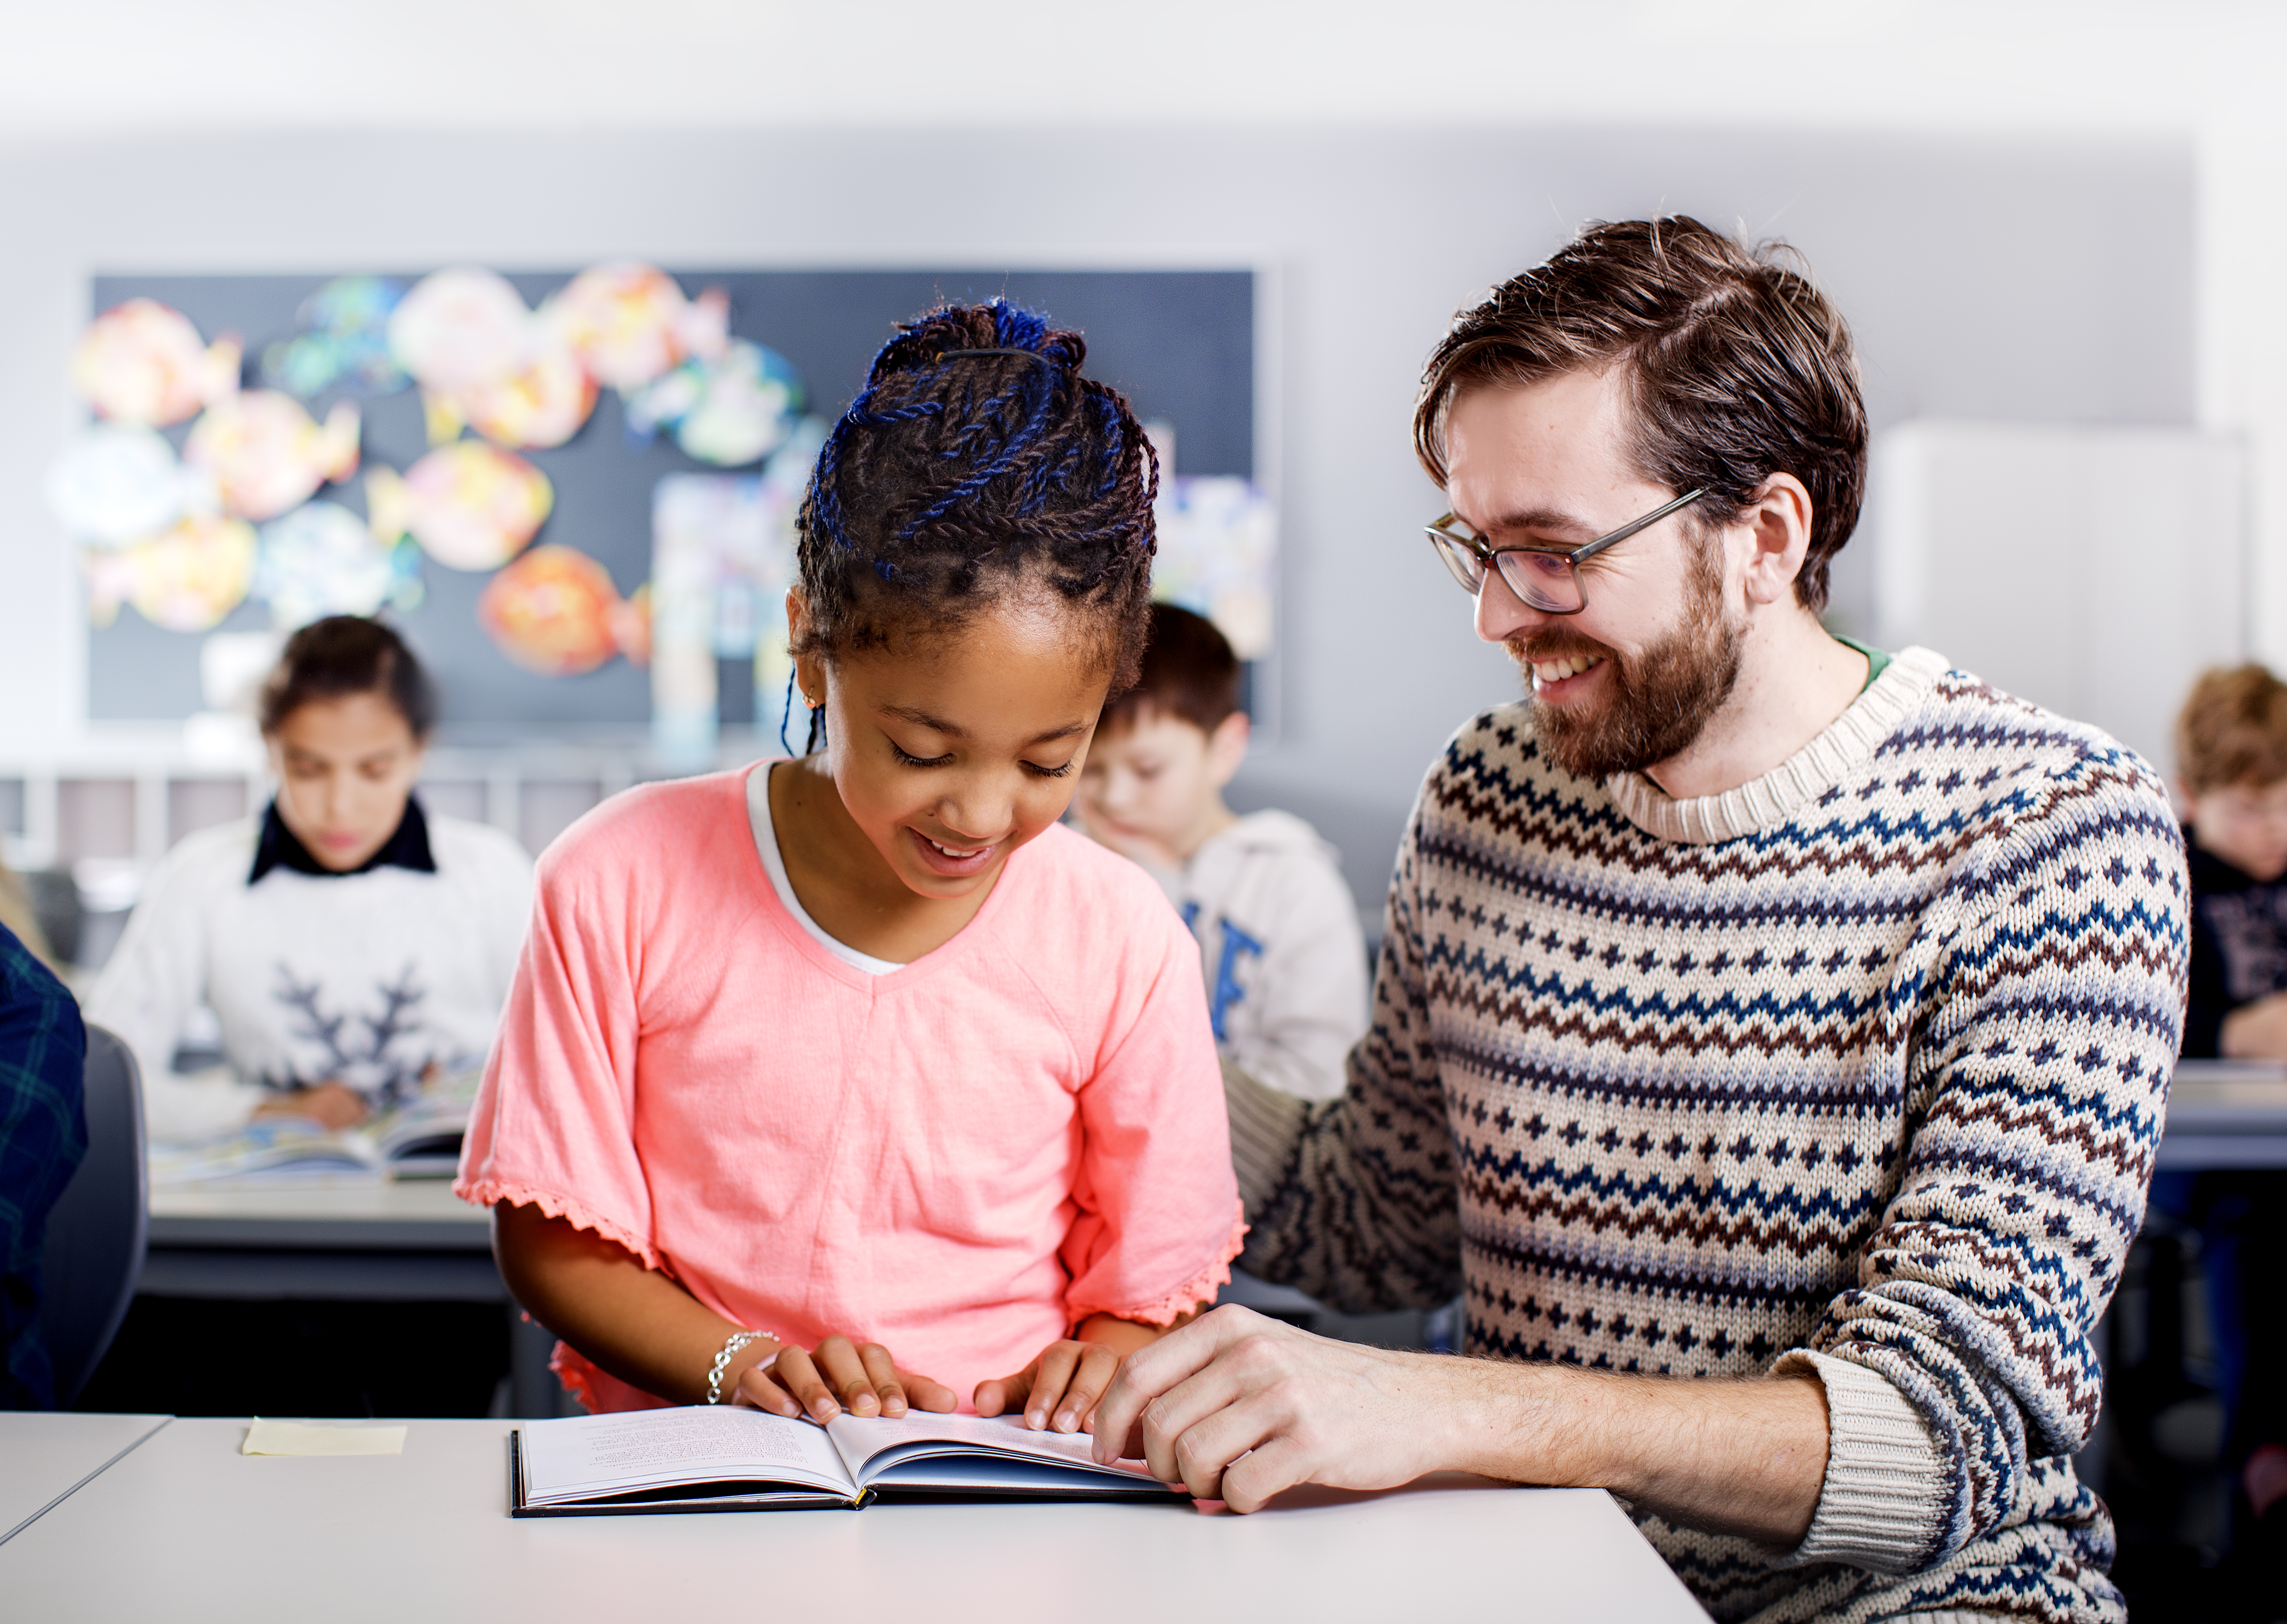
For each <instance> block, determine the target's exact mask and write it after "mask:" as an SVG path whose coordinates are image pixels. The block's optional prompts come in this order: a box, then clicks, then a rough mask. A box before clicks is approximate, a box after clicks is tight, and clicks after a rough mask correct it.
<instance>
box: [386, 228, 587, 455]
mask: <svg viewBox="0 0 2287 1624" xmlns="http://www.w3.org/2000/svg"><path fill="white" fill-rule="evenodd" d="M389 344H390V350H391V353H392V354H393V355H394V356H395V357H396V359H397V361H398V364H399V365H400V366H402V367H403V368H405V370H406V371H408V372H409V373H410V374H412V376H413V377H414V378H415V381H416V382H418V383H419V384H420V385H421V400H422V404H423V408H424V409H425V412H426V415H427V418H428V429H429V443H430V444H431V445H432V446H441V445H445V444H447V443H448V442H450V441H452V440H455V439H457V438H459V436H460V432H461V430H462V427H463V425H464V424H466V425H469V426H472V427H474V428H475V429H476V431H477V432H478V433H479V434H482V435H483V436H484V437H485V438H486V439H487V440H492V441H494V442H495V444H498V445H503V446H509V447H511V448H523V449H530V448H546V447H550V446H560V445H562V444H563V443H564V442H565V441H566V440H569V439H571V438H572V436H573V435H574V434H576V433H578V432H579V431H580V425H581V424H584V423H586V422H587V421H588V415H589V413H590V412H591V411H593V410H594V409H595V406H596V384H595V381H594V379H593V378H591V377H590V376H589V374H588V371H587V368H585V367H584V366H583V365H582V363H581V360H580V358H579V357H578V355H576V354H575V353H574V351H573V349H572V346H571V345H570V344H569V343H568V342H566V339H565V338H564V337H563V336H562V335H561V334H559V333H558V331H557V330H556V329H555V327H554V326H553V325H552V324H551V323H550V322H548V321H542V320H539V319H537V318H535V317H534V314H533V313H532V312H531V311H529V310H527V309H526V307H525V303H524V296H523V295H522V294H520V293H518V291H517V290H516V289H515V288H514V287H513V286H512V285H511V284H510V282H509V281H508V279H507V278H505V277H503V276H501V275H499V274H497V273H495V272H491V271H480V270H471V269H465V268H463V269H457V270H449V271H439V272H437V273H434V274H432V275H429V276H425V277H423V278H422V279H421V281H418V282H416V283H415V284H414V288H413V290H412V291H411V292H410V293H408V294H407V295H406V296H405V297H404V299H403V301H402V302H401V303H400V304H399V305H398V306H397V308H396V310H395V311H394V312H393V313H392V314H391V316H390V318H389Z"/></svg>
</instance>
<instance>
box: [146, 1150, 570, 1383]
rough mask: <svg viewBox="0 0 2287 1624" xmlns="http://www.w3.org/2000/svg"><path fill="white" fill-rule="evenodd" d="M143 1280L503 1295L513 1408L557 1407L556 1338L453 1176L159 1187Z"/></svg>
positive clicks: (261, 1291)
mask: <svg viewBox="0 0 2287 1624" xmlns="http://www.w3.org/2000/svg"><path fill="white" fill-rule="evenodd" d="M138 1290H142V1291H147V1292H150V1293H153V1294H154V1295H162V1296H182V1297H256V1298H274V1297H317V1298H331V1299H335V1300H347V1301H358V1302H439V1303H502V1304H503V1305H504V1307H505V1309H506V1311H507V1313H508V1316H509V1345H510V1367H509V1382H510V1389H511V1392H510V1408H511V1409H513V1410H514V1411H515V1413H516V1414H518V1415H553V1414H557V1402H556V1401H557V1397H558V1388H557V1385H556V1379H555V1377H554V1376H552V1375H551V1374H549V1370H548V1356H549V1353H550V1350H552V1349H553V1348H554V1346H555V1344H556V1339H555V1337H554V1336H553V1335H550V1333H549V1332H547V1331H546V1330H544V1329H542V1327H539V1326H537V1325H534V1324H533V1323H532V1322H531V1321H529V1320H527V1319H525V1318H524V1316H523V1315H522V1313H521V1312H519V1311H518V1309H517V1306H516V1304H515V1303H514V1302H513V1301H511V1300H510V1296H509V1293H508V1287H506V1286H504V1285H503V1284H502V1283H501V1278H500V1272H499V1271H498V1270H496V1269H495V1267H494V1266H493V1255H492V1215H491V1213H489V1212H487V1210H486V1209H485V1208H481V1207H471V1206H470V1205H469V1204H468V1203H467V1202H466V1201H463V1200H459V1199H458V1198H457V1197H455V1195H454V1194H453V1190H452V1181H451V1180H450V1179H444V1178H422V1179H407V1180H404V1181H402V1182H401V1183H395V1184H378V1183H376V1184H346V1183H344V1184H283V1185H249V1186H242V1187H240V1188H236V1189H214V1190H200V1189H168V1188H164V1187H162V1188H158V1189H154V1190H153V1191H152V1192H151V1248H150V1251H149V1254H148V1255H147V1256H146V1258H145V1259H144V1264H143V1278H142V1280H141V1282H140V1283H139V1285H138Z"/></svg>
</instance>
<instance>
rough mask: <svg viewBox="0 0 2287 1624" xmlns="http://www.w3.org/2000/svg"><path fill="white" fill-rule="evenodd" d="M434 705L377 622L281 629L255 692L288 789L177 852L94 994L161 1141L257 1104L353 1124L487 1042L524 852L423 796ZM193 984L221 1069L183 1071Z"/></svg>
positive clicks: (526, 898) (419, 674)
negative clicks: (178, 1050)
mask: <svg viewBox="0 0 2287 1624" xmlns="http://www.w3.org/2000/svg"><path fill="white" fill-rule="evenodd" d="M436 717H437V701H436V695H435V692H434V690H433V689H432V688H431V686H430V684H429V679H428V677H427V676H426V675H425V674H424V673H423V671H422V669H421V666H420V664H419V662H418V661H415V659H414V657H413V652H412V650H410V649H408V647H406V646H405V644H404V641H403V640H402V639H401V638H399V637H398V635H397V633H395V632H394V631H392V630H390V629H389V628H388V627H386V626H384V625H382V624H381V623H380V622H376V621H369V620H361V619H359V618H358V617H356V616H354V615H346V614H344V615H335V616H332V617H329V618H328V619H326V620H321V621H318V622H313V623H312V624H310V625H307V626H305V627H303V628H302V630H299V631H297V632H296V633H295V634H294V635H293V636H292V637H291V638H288V639H287V642H286V648H285V652H284V654H283V655H282V656H281V659H280V660H279V662H278V665H277V668H276V669H274V670H273V671H272V672H271V673H270V676H269V677H268V678H267V680H266V681H265V683H264V685H263V688H262V694H261V701H260V719H261V723H262V736H263V739H264V741H265V742H266V743H267V745H268V746H269V749H270V770H271V772H272V774H273V777H274V778H275V779H276V780H277V784H278V793H277V796H276V798H275V799H273V801H272V802H271V804H270V805H269V807H268V808H267V809H266V810H265V812H263V814H262V816H261V817H260V818H258V819H252V820H248V821H246V822H243V823H235V824H226V825H224V826H222V827H220V828H211V829H204V830H202V831H200V832H199V833H198V834H195V835H193V836H189V837H187V838H186V839H185V840H183V841H181V842H180V843H178V844H177V845H176V847H175V849H174V850H173V851H171V852H169V853H168V854H167V856H166V858H165V859H164V860H162V862H161V863H160V864H159V866H158V867H156V868H154V870H153V871H152V874H151V877H150V879H149V881H148V882H147V883H146V884H145V886H144V889H143V896H142V899H141V900H140V901H138V903H137V905H136V908H135V913H134V915H133V916H132V917H131V918H130V919H129V921H128V923H127V930H126V933H125V934H124V935H123V936H122V937H121V939H120V942H119V947H118V949H117V951H116V952H115V953H114V954H113V955H112V957H111V961H110V963H108V964H107V966H106V967H105V969H104V972H103V976H102V978H101V979H100V980H99V982H98V983H97V985H96V989H95V994H94V996H93V997H91V999H90V1000H89V1001H88V1008H87V1017H88V1018H89V1019H90V1020H91V1021H94V1022H96V1023H97V1024H98V1025H100V1026H108V1027H110V1028H111V1030H112V1031H114V1032H115V1033H117V1034H119V1036H120V1037H121V1038H122V1039H123V1040H124V1041H125V1042H126V1044H127V1046H128V1047H129V1048H130V1049H131V1050H134V1051H135V1058H136V1059H137V1061H138V1063H139V1064H140V1066H141V1068H142V1073H143V1097H144V1102H145V1112H146V1116H147V1117H148V1119H149V1122H150V1128H151V1132H152V1136H153V1137H154V1138H161V1139H175V1140H182V1139H197V1138H203V1137H209V1136H210V1135H214V1134H218V1133H225V1132H228V1131H230V1130H232V1129H237V1128H241V1127H243V1126H245V1124H246V1123H247V1121H249V1119H250V1118H253V1117H257V1116H265V1115H281V1114H282V1115H297V1116H306V1117H310V1118H312V1119H313V1120H315V1121H319V1122H321V1123H323V1124H324V1125H326V1126H328V1127H334V1128H344V1127H348V1126H350V1125H351V1124H352V1123H354V1122H357V1121H360V1120H362V1119H363V1118H364V1117H365V1116H366V1115H367V1114H368V1113H369V1112H371V1111H373V1110H374V1109H376V1107H378V1106H382V1105H389V1104H392V1103H394V1102H396V1101H397V1100H399V1099H400V1098H401V1097H404V1096H405V1095H406V1094H408V1092H410V1091H412V1090H415V1089H418V1088H419V1087H420V1086H421V1084H422V1081H423V1077H424V1076H426V1075H428V1074H430V1073H431V1072H432V1071H433V1070H437V1069H445V1070H449V1069H453V1068H455V1067H463V1066H475V1065H476V1064H477V1063H478V1061H479V1059H480V1058H482V1057H483V1055H484V1053H485V1051H486V1050H487V1049H489V1048H490V1047H491V1046H492V1039H493V1028H494V1025H495V1022H496V1021H497V1020H498V1019H499V1018H500V1010H501V1004H502V1002H503V999H505V998H506V996H507V994H508V986H509V979H510V975H511V974H512V973H513V972H514V970H515V967H516V957H517V950H518V947H521V946H522V944H523V940H524V926H525V922H526V919H528V918H529V917H530V915H531V909H532V861H531V860H530V859H529V858H527V857H526V856H525V854H524V851H523V849H522V848H521V847H519V846H518V844H516V843H515V842H514V841H513V840H511V839H510V838H509V837H508V836H506V835H503V834H502V833H501V832H500V831H498V830H497V829H491V828H486V827H484V826H483V825H481V824H475V823H463V822H460V821H458V820H455V819H450V818H433V819H432V818H430V817H428V816H427V815H425V814H424V813H423V811H422V807H421V803H420V801H419V800H418V799H417V798H415V796H414V794H413V785H414V781H415V780H416V779H418V778H419V777H420V776H421V764H422V758H423V751H424V749H425V747H426V746H427V744H428V741H429V733H430V730H431V726H432V725H434V723H435V721H436ZM202 1002H203V1003H206V1004H208V1005H210V1006H211V1007H212V1008H213V1010H214V1012H215V1014H216V1015H217V1017H218V1018H219V1019H220V1021H221V1025H222V1046H223V1053H224V1056H225V1058H226V1059H227V1060H228V1061H229V1063H230V1073H229V1075H227V1076H225V1077H202V1078H196V1079H194V1078H186V1077H178V1076H177V1075H176V1074H175V1073H174V1070H173V1060H174V1053H175V1046H176V1043H177V1041H178V1039H179V1038H180V1037H181V1036H182V1033H183V1026H184V1023H185V1021H186V1019H187V1018H188V1017H189V1016H190V1014H191V1012H192V1011H193V1010H195V1009H196V1008H197V1007H198V1006H199V1005H200V1004H201V1003H202Z"/></svg>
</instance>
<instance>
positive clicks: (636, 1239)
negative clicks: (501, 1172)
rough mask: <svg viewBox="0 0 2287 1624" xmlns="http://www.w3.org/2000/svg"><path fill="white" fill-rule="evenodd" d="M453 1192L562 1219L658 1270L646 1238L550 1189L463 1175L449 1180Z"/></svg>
mask: <svg viewBox="0 0 2287 1624" xmlns="http://www.w3.org/2000/svg"><path fill="white" fill-rule="evenodd" d="M453 1193H454V1194H455V1195H457V1196H459V1197H460V1198H461V1199H462V1200H464V1201H467V1202H469V1203H471V1205H473V1206H477V1207H494V1206H497V1205H499V1204H500V1203H501V1202H503V1201H506V1202H508V1203H510V1205H511V1206H516V1207H537V1208H540V1210H541V1211H542V1212H543V1213H545V1214H547V1215H548V1216H550V1217H551V1218H562V1219H564V1220H565V1221H566V1222H567V1223H569V1224H572V1225H574V1227H575V1228H579V1229H584V1230H589V1231H591V1232H594V1233H596V1234H598V1235H601V1236H602V1237H603V1238H604V1239H605V1240H609V1241H612V1242H614V1243H615V1244H617V1245H620V1246H623V1247H625V1248H627V1249H628V1250H629V1251H630V1252H633V1253H634V1254H635V1255H636V1256H637V1257H639V1258H641V1259H642V1260H643V1266H644V1267H645V1268H646V1269H658V1268H660V1267H661V1264H660V1258H659V1252H658V1250H657V1248H654V1247H653V1245H652V1243H651V1237H649V1236H648V1235H638V1234H637V1233H636V1232H635V1231H633V1230H631V1229H629V1227H628V1226H627V1225H626V1224H621V1223H619V1222H617V1221H616V1220H614V1219H611V1218H607V1217H605V1216H604V1215H603V1214H601V1213H599V1212H597V1210H596V1209H595V1208H592V1207H589V1206H587V1205H585V1204H584V1203H582V1202H580V1201H577V1200H574V1199H573V1198H572V1197H570V1196H568V1195H558V1193H557V1192H555V1191H553V1190H542V1189H541V1188H539V1187H538V1186H537V1185H534V1184H518V1183H516V1182H515V1181H514V1180H512V1179H504V1178H493V1177H490V1176H487V1177H483V1178H472V1177H470V1176H468V1175H466V1174H463V1176H460V1177H459V1178H456V1179H455V1180H454V1181H453Z"/></svg>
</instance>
